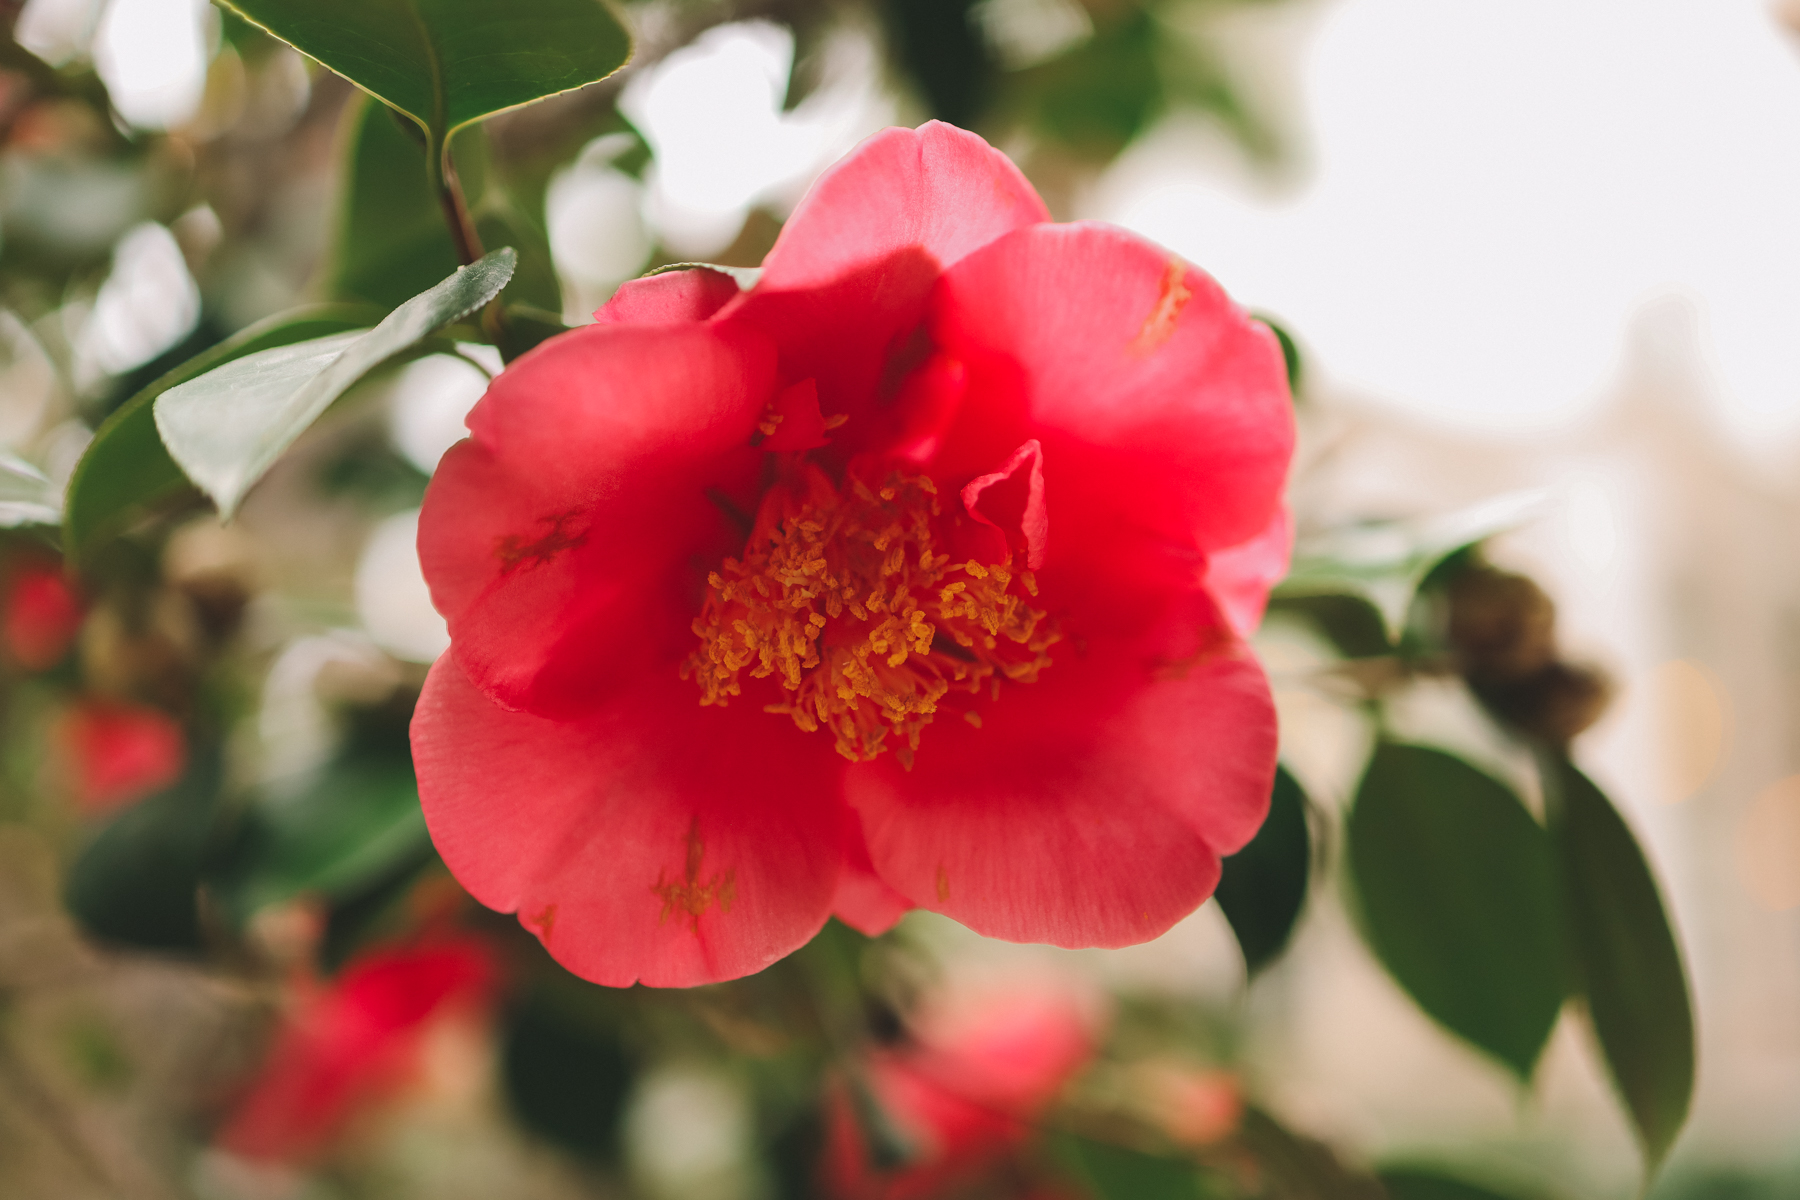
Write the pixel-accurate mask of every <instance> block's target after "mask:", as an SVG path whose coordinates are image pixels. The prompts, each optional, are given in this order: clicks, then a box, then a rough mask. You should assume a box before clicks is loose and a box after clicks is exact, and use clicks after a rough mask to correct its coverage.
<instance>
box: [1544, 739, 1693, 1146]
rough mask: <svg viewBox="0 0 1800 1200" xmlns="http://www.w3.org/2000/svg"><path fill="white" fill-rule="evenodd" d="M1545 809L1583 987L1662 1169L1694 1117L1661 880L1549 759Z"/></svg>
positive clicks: (1685, 1027)
mask: <svg viewBox="0 0 1800 1200" xmlns="http://www.w3.org/2000/svg"><path fill="white" fill-rule="evenodd" d="M1539 764H1540V768H1541V770H1542V773H1543V780H1544V794H1545V801H1546V810H1547V812H1548V813H1549V814H1550V821H1551V833H1552V836H1553V837H1554V839H1555V845H1556V849H1557V859H1558V862H1559V864H1560V867H1561V873H1562V887H1563V905H1564V907H1565V909H1566V911H1567V914H1568V916H1567V920H1568V937H1569V941H1570V945H1571V948H1572V950H1573V952H1574V953H1573V959H1574V969H1575V973H1576V981H1575V982H1576V985H1577V987H1578V988H1579V989H1580V991H1581V994H1582V995H1583V996H1584V997H1585V998H1586V1000H1587V1010H1588V1019H1589V1020H1590V1021H1591V1022H1592V1023H1593V1028H1594V1035H1595V1037H1596V1039H1597V1040H1598V1041H1599V1043H1600V1048H1601V1050H1602V1052H1603V1053H1604V1054H1605V1056H1606V1065H1607V1069H1608V1070H1609V1071H1610V1072H1611V1074H1612V1077H1613V1082H1614V1083H1615V1084H1616V1085H1617V1086H1618V1089H1619V1095H1620V1097H1621V1098H1622V1099H1623V1100H1624V1102H1625V1108H1626V1111H1627V1112H1628V1113H1629V1114H1630V1116H1631V1120H1632V1124H1633V1125H1634V1126H1635V1127H1636V1129H1637V1132H1638V1137H1639V1140H1640V1141H1641V1142H1642V1144H1643V1148H1644V1157H1645V1159H1646V1161H1647V1163H1648V1164H1649V1167H1650V1169H1651V1170H1652V1171H1654V1170H1655V1169H1656V1168H1657V1167H1658V1166H1660V1165H1661V1163H1662V1160H1663V1157H1664V1156H1665V1155H1666V1154H1667V1153H1668V1151H1669V1147H1670V1146H1671V1145H1672V1144H1673V1143H1674V1141H1675V1136H1676V1135H1677V1134H1678V1133H1680V1132H1681V1127H1682V1125H1683V1123H1684V1122H1686V1120H1687V1114H1688V1105H1689V1103H1690V1102H1691V1101H1692V1099H1693V1092H1694V1014H1693V1008H1692V1005H1691V1003H1690V1001H1689V998H1688V997H1689V987H1688V979H1687V973H1686V971H1685V970H1684V969H1683V967H1682V963H1681V951H1680V949H1679V948H1678V947H1677V945H1676V942H1675V933H1674V931H1673V929H1671V928H1670V925H1669V918H1668V913H1667V912H1666V910H1665V909H1664V907H1663V902H1662V897H1661V895H1660V894H1659V893H1658V891H1657V887H1656V879H1655V877H1654V876H1653V875H1652V874H1651V871H1650V865H1649V863H1648V862H1646V861H1645V859H1644V852H1643V850H1642V849H1640V848H1639V846H1638V843H1637V839H1636V838H1634V837H1632V835H1631V829H1630V828H1629V827H1628V826H1627V825H1626V824H1625V821H1624V818H1623V817H1621V816H1620V815H1619V811H1618V809H1617V808H1615V807H1614V806H1613V803H1612V801H1611V800H1609V799H1607V797H1606V795H1605V794H1604V793H1603V792H1601V791H1600V789H1599V788H1597V787H1595V786H1594V784H1593V781H1592V780H1590V779H1588V777H1587V776H1586V775H1584V774H1582V773H1581V771H1580V770H1579V769H1577V768H1576V766H1575V765H1574V764H1573V763H1571V762H1569V761H1568V760H1567V759H1566V758H1562V757H1560V756H1558V755H1553V754H1549V753H1545V754H1544V755H1542V756H1541V757H1540V760H1539Z"/></svg>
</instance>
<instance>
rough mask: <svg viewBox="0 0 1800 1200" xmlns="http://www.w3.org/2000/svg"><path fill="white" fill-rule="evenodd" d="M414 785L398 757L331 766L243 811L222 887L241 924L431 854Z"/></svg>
mask: <svg viewBox="0 0 1800 1200" xmlns="http://www.w3.org/2000/svg"><path fill="white" fill-rule="evenodd" d="M430 845H431V842H430V836H429V834H427V833H426V830H425V816H424V813H423V812H422V811H421V810H420V808H419V789H418V784H417V782H416V781H415V780H414V778H413V773H412V769H411V767H410V765H409V764H408V763H407V761H406V759H405V758H403V757H386V758H378V757H374V756H362V757H360V758H356V759H351V760H348V761H344V762H340V763H336V764H334V765H333V766H332V767H331V768H330V769H328V770H327V771H326V772H325V773H324V774H323V775H322V776H321V777H320V779H319V780H318V782H316V783H315V784H313V785H312V786H311V787H309V788H307V789H305V790H304V791H302V792H301V793H299V794H298V795H294V796H282V797H264V798H262V799H260V800H259V801H258V802H257V803H256V804H255V805H254V806H253V807H252V808H251V809H250V810H249V811H248V813H247V814H246V816H245V820H244V828H243V831H242V833H241V834H240V837H239V839H238V841H237V843H236V844H235V845H234V847H233V851H232V855H231V871H230V873H229V875H228V877H226V878H224V879H223V880H222V881H221V883H222V890H223V891H224V892H225V894H226V895H228V896H229V898H230V903H231V907H232V909H233V910H234V912H235V913H236V915H237V916H238V917H239V918H240V919H242V918H244V917H247V916H249V915H250V914H251V913H253V912H255V911H256V910H257V909H259V908H262V907H264V906H265V905H269V904H275V903H279V902H281V901H283V900H288V899H291V898H292V897H294V896H297V895H300V894H301V893H317V894H319V895H322V896H324V897H326V898H327V899H337V898H341V897H344V896H348V895H352V894H354V893H356V892H358V891H360V890H362V889H363V888H364V887H366V886H367V885H369V884H370V883H372V882H373V881H375V880H377V879H379V878H381V877H382V876H384V875H386V874H387V873H388V872H390V871H392V870H393V869H394V868H395V867H397V866H399V865H401V864H403V863H406V862H408V861H411V860H414V859H422V858H424V857H425V856H426V855H427V854H428V853H429V852H430Z"/></svg>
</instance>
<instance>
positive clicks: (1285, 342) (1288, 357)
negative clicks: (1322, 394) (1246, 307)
mask: <svg viewBox="0 0 1800 1200" xmlns="http://www.w3.org/2000/svg"><path fill="white" fill-rule="evenodd" d="M1250 315H1251V316H1253V317H1255V318H1256V319H1257V320H1258V321H1261V322H1262V323H1263V324H1264V325H1267V326H1268V327H1269V332H1270V333H1272V334H1274V335H1275V340H1276V341H1277V342H1279V343H1281V365H1282V366H1284V367H1286V368H1287V381H1288V393H1289V394H1290V395H1292V396H1293V397H1294V399H1296V400H1298V399H1299V398H1300V381H1301V380H1302V379H1303V378H1304V377H1305V374H1306V364H1305V362H1304V361H1302V359H1301V357H1300V343H1298V342H1296V341H1295V340H1294V335H1293V334H1291V333H1289V332H1288V331H1287V329H1286V328H1285V327H1284V326H1283V325H1282V324H1281V323H1280V322H1279V321H1277V320H1276V319H1275V318H1274V317H1271V316H1270V315H1269V314H1268V313H1262V312H1259V313H1251V314H1250Z"/></svg>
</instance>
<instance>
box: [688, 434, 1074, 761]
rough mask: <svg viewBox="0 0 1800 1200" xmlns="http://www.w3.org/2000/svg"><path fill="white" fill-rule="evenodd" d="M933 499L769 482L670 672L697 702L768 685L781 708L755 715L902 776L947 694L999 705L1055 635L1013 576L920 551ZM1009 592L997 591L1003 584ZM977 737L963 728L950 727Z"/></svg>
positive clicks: (901, 489) (933, 492) (1002, 566)
mask: <svg viewBox="0 0 1800 1200" xmlns="http://www.w3.org/2000/svg"><path fill="white" fill-rule="evenodd" d="M938 515H939V505H938V495H937V489H936V488H935V487H934V486H933V485H932V482H931V480H930V479H928V478H925V477H923V476H909V475H904V474H901V473H899V472H895V473H893V474H890V475H889V476H888V477H887V479H886V480H885V482H880V483H878V484H877V485H876V486H871V485H870V484H869V483H867V482H865V481H863V480H862V479H859V478H856V477H855V476H854V475H853V476H852V477H851V478H849V479H848V480H847V481H846V482H845V484H844V487H843V488H842V489H838V488H834V487H833V486H832V485H831V483H830V482H829V481H828V480H826V479H825V477H824V475H823V474H822V473H820V472H818V471H817V469H816V468H809V470H808V475H807V477H806V478H805V479H804V480H803V481H802V482H800V483H798V484H794V485H778V487H777V489H775V490H774V491H773V492H772V493H771V494H770V495H769V496H768V497H766V498H765V500H764V506H763V513H762V515H761V516H760V517H759V518H758V521H757V528H756V530H755V531H754V532H753V533H752V535H751V539H750V544H749V546H747V547H746V549H745V553H744V557H743V559H742V560H738V559H732V558H728V559H726V560H725V563H724V565H723V566H722V567H721V568H720V569H719V570H718V571H715V572H713V573H712V574H711V575H710V576H708V579H707V583H708V588H707V596H706V601H705V604H704V605H703V606H702V608H701V611H700V615H699V617H697V618H696V619H695V621H694V632H695V634H697V635H698V636H699V638H700V648H699V649H698V650H697V651H696V652H695V653H694V654H693V655H692V656H691V657H689V659H688V660H687V662H686V663H684V664H683V666H682V677H683V678H688V677H689V676H690V675H691V676H693V677H694V678H696V679H697V680H698V682H699V684H700V703H702V704H719V705H723V704H725V703H726V702H727V700H728V699H729V698H730V697H732V696H739V695H742V694H743V691H742V687H741V684H740V681H739V676H740V673H742V672H743V671H745V670H748V671H749V673H750V676H751V677H752V678H755V679H763V678H767V677H769V676H775V677H777V678H778V679H779V680H780V682H781V686H782V687H783V688H784V689H785V690H786V691H787V692H788V693H789V695H788V696H787V697H786V698H785V699H784V700H783V701H782V702H781V703H777V704H771V705H768V706H767V711H769V712H775V713H785V714H787V715H788V716H790V717H792V718H793V721H794V723H795V724H796V725H798V726H799V727H800V728H801V729H804V730H806V731H808V732H813V731H815V730H818V729H820V728H826V729H830V730H831V731H832V733H833V734H835V735H836V738H837V750H838V753H840V754H842V755H844V756H845V757H846V758H848V759H851V760H852V761H855V762H861V761H866V760H868V759H871V758H874V757H875V756H876V755H878V754H880V753H881V751H882V750H883V749H884V748H885V745H886V741H887V736H888V734H889V733H890V732H894V733H898V734H899V735H900V740H901V742H902V743H903V744H902V745H898V746H896V747H895V754H896V755H897V756H898V757H899V759H900V761H901V762H902V763H903V764H904V765H906V766H909V767H910V766H911V765H912V757H913V751H915V750H917V749H918V746H919V733H920V731H921V730H923V729H924V727H925V726H926V725H928V724H930V722H931V719H932V716H933V714H935V713H936V712H937V711H938V706H939V702H940V701H942V700H943V699H944V698H945V696H947V695H949V694H950V693H951V692H959V693H967V694H969V695H971V696H974V695H977V694H979V693H980V692H981V691H982V689H983V686H984V685H985V686H987V687H988V688H989V689H990V690H991V693H992V695H994V696H996V697H997V696H998V694H999V681H1000V679H1001V678H1006V679H1009V680H1013V681H1016V682H1020V683H1029V682H1032V681H1034V680H1035V679H1036V678H1037V675H1038V672H1039V671H1041V670H1042V669H1043V668H1044V667H1045V666H1047V665H1048V664H1049V662H1050V656H1049V653H1048V650H1049V647H1050V646H1051V645H1052V644H1053V643H1055V642H1056V641H1057V640H1058V637H1059V634H1058V633H1057V631H1056V629H1055V628H1054V625H1053V623H1052V622H1049V621H1047V620H1046V619H1045V615H1044V613H1043V612H1042V611H1040V610H1038V609H1035V608H1032V607H1030V606H1029V605H1028V604H1027V603H1026V602H1025V598H1024V596H1022V595H1020V594H1019V592H1023V593H1025V594H1027V595H1034V596H1035V595H1036V594H1037V583H1036V581H1035V580H1034V579H1033V578H1032V576H1031V573H1030V572H1029V571H1016V570H1014V568H1013V565H1012V564H1011V563H1009V562H1000V563H990V564H987V565H983V564H981V563H978V562H975V561H973V560H970V561H968V562H964V563H952V562H951V561H950V556H949V555H947V554H941V553H939V552H938V550H937V547H936V537H935V528H934V525H935V521H936V518H937V517H938ZM1015 583H1017V584H1018V585H1019V591H1014V590H1013V584H1015ZM963 715H964V716H965V717H966V718H968V719H969V720H970V722H971V723H972V724H975V725H977V726H979V725H980V718H979V716H978V715H977V714H976V713H975V712H974V711H973V710H969V711H966V712H964V714H963Z"/></svg>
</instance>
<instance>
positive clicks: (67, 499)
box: [62, 304, 381, 560]
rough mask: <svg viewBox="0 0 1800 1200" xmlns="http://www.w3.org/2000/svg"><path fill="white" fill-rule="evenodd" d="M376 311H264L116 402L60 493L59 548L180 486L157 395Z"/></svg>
mask: <svg viewBox="0 0 1800 1200" xmlns="http://www.w3.org/2000/svg"><path fill="white" fill-rule="evenodd" d="M380 317H381V314H380V313H379V312H378V311H375V310H372V309H369V308H366V307H363V306H361V305H350V304H329V305H319V306H316V307H313V308H306V309H298V310H296V311H294V312H289V313H282V314H279V315H277V316H273V317H270V318H268V319H267V320H264V321H259V322H257V323H256V324H254V325H251V326H249V327H248V328H246V329H243V330H240V331H239V332H238V333H237V334H236V335H234V336H233V337H230V338H227V339H226V340H225V341H223V342H220V343H219V344H218V345H216V346H214V347H213V348H212V349H210V350H208V351H206V352H205V353H204V354H200V355H197V356H195V357H194V358H192V359H189V360H188V361H187V362H185V363H182V364H181V365H180V366H179V367H176V368H175V369H174V370H172V371H170V372H169V373H168V374H166V375H164V376H162V377H161V378H160V379H158V380H156V382H154V383H152V384H150V385H149V386H148V387H146V388H144V389H143V390H142V391H140V392H138V393H137V394H136V395H135V396H133V397H131V399H129V400H127V401H126V402H125V403H124V404H122V405H120V406H119V408H118V409H116V410H115V411H114V412H113V414H112V415H111V416H110V417H108V418H107V419H106V420H105V421H103V422H101V425H100V428H99V429H97V430H95V431H94V439H93V441H91V442H89V443H88V447H87V450H86V451H85V452H84V453H83V454H82V456H81V461H80V462H78V463H77V464H76V465H75V473H74V474H73V475H71V476H70V477H69V488H68V491H67V493H66V494H65V495H64V497H63V517H62V521H63V548H64V551H65V552H66V553H67V554H68V555H69V556H70V557H72V558H75V559H78V560H79V559H80V558H82V557H84V556H85V555H86V554H87V552H88V551H89V550H90V549H91V548H92V547H93V546H94V544H95V543H96V542H97V541H99V540H100V539H101V538H103V537H105V536H107V535H108V534H110V533H113V532H116V531H117V530H118V529H119V527H120V526H122V525H123V524H124V523H125V521H126V520H128V519H129V518H130V516H131V515H132V514H133V513H134V512H136V511H138V510H139V509H141V508H142V507H143V506H145V505H147V504H153V503H155V502H156V501H158V500H161V499H163V498H165V497H167V496H169V495H171V494H173V493H175V492H178V491H180V490H181V489H182V488H184V487H186V486H187V479H186V477H184V476H183V475H182V473H181V468H180V467H178V466H176V465H175V460H174V459H172V458H170V457H169V452H168V450H167V449H165V448H164V447H163V443H162V438H161V437H159V436H158V435H157V432H156V420H155V417H154V415H153V412H152V405H153V404H154V403H155V401H156V398H157V397H158V396H160V395H162V394H163V393H164V392H166V391H168V390H169V389H170V388H172V387H174V386H175V385H177V384H179V383H183V382H185V381H187V380H189V379H193V378H195V377H196V376H198V375H202V374H205V373H206V372H208V371H211V370H213V369H214V368H216V367H219V366H222V365H223V364H225V363H228V362H231V361H233V360H234V359H238V358H242V357H244V356H245V355H249V354H255V353H257V352H259V351H263V350H269V349H273V348H276V347H279V346H287V345H291V344H293V343H295V342H303V341H307V340H309V339H312V338H317V337H323V336H327V335H330V334H334V333H341V332H343V331H344V330H346V329H363V328H367V327H368V326H370V325H372V324H374V323H375V322H376V321H377V320H379V319H380Z"/></svg>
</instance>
